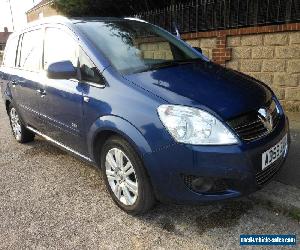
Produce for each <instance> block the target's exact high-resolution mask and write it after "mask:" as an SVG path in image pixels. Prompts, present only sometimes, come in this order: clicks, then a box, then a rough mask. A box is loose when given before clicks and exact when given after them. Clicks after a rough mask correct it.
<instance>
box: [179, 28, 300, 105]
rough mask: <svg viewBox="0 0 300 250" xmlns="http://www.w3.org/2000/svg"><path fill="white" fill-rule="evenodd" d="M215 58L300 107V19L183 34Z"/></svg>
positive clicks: (186, 38) (287, 101) (285, 102)
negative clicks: (284, 22)
mask: <svg viewBox="0 0 300 250" xmlns="http://www.w3.org/2000/svg"><path fill="white" fill-rule="evenodd" d="M182 38H183V39H184V40H186V41H187V42H188V43H190V44H191V45H193V46H200V47H202V48H203V51H204V54H206V55H208V56H209V57H210V58H211V59H212V60H213V61H215V62H217V63H219V64H221V65H223V66H226V67H228V68H232V69H235V70H238V71H241V72H243V73H246V74H248V75H250V76H252V77H254V78H256V79H258V80H261V81H263V82H264V83H266V84H267V85H269V86H270V87H271V88H272V89H273V90H274V92H275V93H276V94H277V96H278V98H279V99H280V102H281V103H282V104H283V106H284V108H285V109H286V110H288V111H300V23H297V24H284V25H274V26H261V27H251V28H240V29H232V30H223V31H211V32H197V33H189V34H183V36H182Z"/></svg>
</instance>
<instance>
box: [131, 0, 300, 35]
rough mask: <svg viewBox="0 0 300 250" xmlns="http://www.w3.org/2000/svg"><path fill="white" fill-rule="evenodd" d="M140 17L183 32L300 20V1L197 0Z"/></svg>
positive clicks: (144, 13) (150, 12)
mask: <svg viewBox="0 0 300 250" xmlns="http://www.w3.org/2000/svg"><path fill="white" fill-rule="evenodd" d="M136 17H139V18H141V19H144V20H146V21H148V22H150V23H153V24H156V25H158V26H160V27H163V28H165V29H167V30H169V31H174V23H176V25H177V26H178V29H179V31H180V32H181V33H185V32H195V31H206V30H220V29H228V28H239V27H249V26H258V25H269V24H282V23H292V22H299V21H300V0H193V1H188V2H186V3H182V4H176V5H172V6H169V7H166V8H164V9H159V10H153V11H148V12H143V13H138V14H137V15H136Z"/></svg>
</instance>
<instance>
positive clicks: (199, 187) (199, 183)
mask: <svg viewBox="0 0 300 250" xmlns="http://www.w3.org/2000/svg"><path fill="white" fill-rule="evenodd" d="M213 186H214V181H213V180H212V179H210V178H203V177H198V178H196V179H194V180H193V181H192V189H193V190H195V191H197V192H200V193H205V192H208V191H210V190H211V189H212V187H213Z"/></svg>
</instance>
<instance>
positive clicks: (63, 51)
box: [38, 27, 86, 154]
mask: <svg viewBox="0 0 300 250" xmlns="http://www.w3.org/2000/svg"><path fill="white" fill-rule="evenodd" d="M66 60H68V61H71V62H72V63H73V65H74V67H77V62H78V43H77V41H76V39H75V37H74V36H73V34H72V33H71V32H70V31H68V30H66V29H64V28H62V29H60V28H56V27H48V28H46V34H45V41H44V69H47V68H48V65H49V64H51V63H54V62H60V61H66ZM38 89H39V93H40V109H39V111H40V115H41V118H42V120H43V124H44V126H43V129H42V131H41V132H42V133H44V134H45V135H47V136H49V137H50V138H51V139H53V140H55V141H57V142H59V143H61V144H62V145H63V146H66V147H69V148H71V149H72V150H74V151H76V152H78V153H81V154H84V153H85V152H84V149H85V148H86V147H85V145H84V144H85V142H84V141H85V140H84V138H83V135H82V130H83V129H82V115H83V111H82V102H83V96H82V90H81V88H80V84H79V82H78V81H77V80H75V79H72V80H58V79H55V80H54V79H48V78H47V76H46V73H45V75H44V79H43V81H41V83H40V84H39V86H38Z"/></svg>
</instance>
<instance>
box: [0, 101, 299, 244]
mask: <svg viewBox="0 0 300 250" xmlns="http://www.w3.org/2000/svg"><path fill="white" fill-rule="evenodd" d="M254 233H255V234H260V233H262V234H263V233H264V234H266V233H267V234H272V233H278V234H289V233H296V234H297V235H298V238H299V235H300V225H299V223H298V222H296V221H295V220H293V219H290V218H289V217H286V216H285V215H283V214H280V213H277V212H276V211H273V210H272V209H269V208H268V207H265V206H264V207H263V206H262V205H260V204H258V203H255V202H253V201H251V200H249V199H247V198H244V199H240V200H235V201H231V202H226V203H215V204H211V205H206V206H175V205H161V204H159V205H158V206H156V208H155V209H154V210H153V211H151V212H150V213H148V214H147V215H144V216H140V217H132V216H129V215H127V214H125V213H124V212H122V211H120V210H119V209H118V208H117V207H116V206H115V205H114V203H113V202H112V201H111V199H110V197H109V195H108V194H107V192H106V191H105V186H104V182H103V180H102V178H101V176H100V175H99V173H98V171H97V170H96V169H95V168H93V167H91V166H89V165H87V164H85V163H83V162H81V161H79V160H77V159H75V158H73V157H72V156H70V155H68V154H66V153H65V152H63V151H61V150H59V149H57V148H55V147H54V146H52V145H50V144H48V143H47V142H46V141H44V140H42V139H40V138H37V139H36V140H35V142H33V143H30V144H27V145H21V144H18V143H17V142H15V141H14V139H13V137H12V135H11V132H10V128H9V125H8V119H7V117H6V114H5V108H4V105H3V102H2V101H0V249H20V248H38V249H46V248H47V249H48V248H50V249H51V248H63V249H87V248H88V249H103V248H104V249H115V248H131V249H141V248H155V249H156V248H160V249H179V248H180V249H218V248H222V249H224V248H225V249H240V247H239V235H240V234H254ZM270 249H271V248H270Z"/></svg>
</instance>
